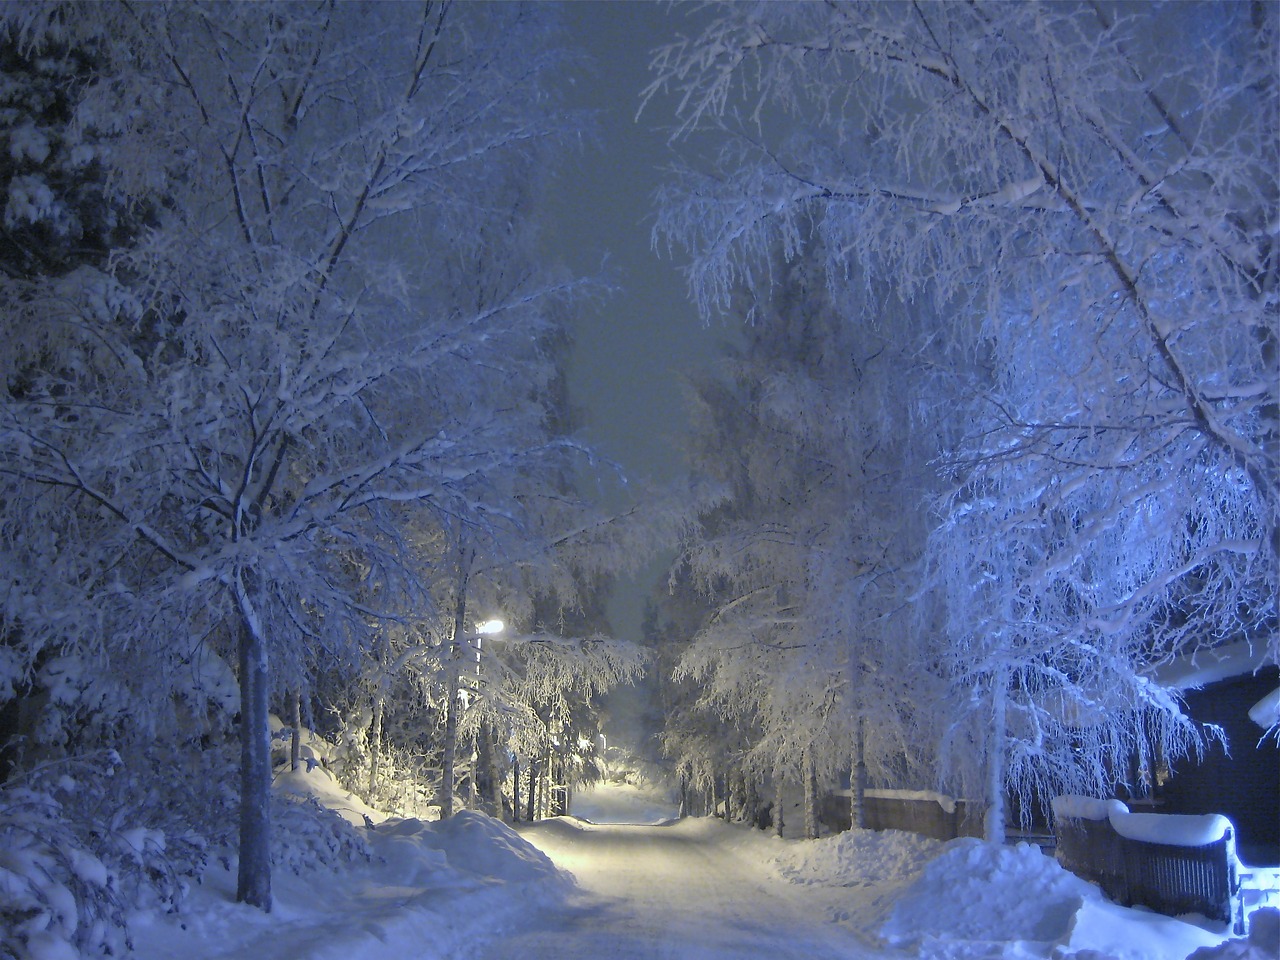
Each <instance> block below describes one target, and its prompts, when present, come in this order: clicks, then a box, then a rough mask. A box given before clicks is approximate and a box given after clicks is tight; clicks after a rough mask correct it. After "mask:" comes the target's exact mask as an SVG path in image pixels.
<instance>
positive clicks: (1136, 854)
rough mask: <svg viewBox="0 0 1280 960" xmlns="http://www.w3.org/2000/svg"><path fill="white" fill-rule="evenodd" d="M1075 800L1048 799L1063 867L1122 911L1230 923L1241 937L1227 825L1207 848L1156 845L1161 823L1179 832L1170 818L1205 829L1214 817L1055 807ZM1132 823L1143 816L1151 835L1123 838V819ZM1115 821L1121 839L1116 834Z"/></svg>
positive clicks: (1231, 840) (1232, 840)
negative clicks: (1165, 821) (1203, 824)
mask: <svg viewBox="0 0 1280 960" xmlns="http://www.w3.org/2000/svg"><path fill="white" fill-rule="evenodd" d="M1078 799H1079V798H1070V797H1068V798H1058V799H1057V800H1055V801H1054V819H1055V825H1056V832H1057V838H1058V847H1057V856H1058V862H1059V863H1061V864H1062V865H1063V867H1065V868H1066V869H1068V870H1070V871H1071V872H1072V873H1074V874H1076V875H1077V876H1079V877H1083V878H1084V879H1086V880H1089V881H1091V882H1093V883H1096V884H1097V885H1098V886H1099V887H1101V888H1102V892H1103V893H1105V894H1106V895H1107V897H1109V898H1110V899H1111V900H1114V901H1115V902H1116V903H1119V904H1121V905H1122V906H1126V907H1132V906H1144V907H1149V908H1150V909H1152V910H1155V911H1157V912H1158V913H1164V914H1168V915H1170V916H1179V915H1181V914H1187V913H1198V914H1201V915H1203V916H1205V917H1208V918H1209V919H1211V920H1220V921H1222V922H1224V923H1231V924H1232V926H1233V929H1234V930H1235V932H1236V933H1237V934H1243V933H1244V911H1243V908H1242V904H1241V898H1240V876H1239V861H1238V860H1237V859H1236V852H1235V829H1234V827H1232V826H1231V825H1230V823H1229V822H1228V823H1227V824H1226V825H1225V827H1222V828H1220V830H1215V831H1213V832H1214V833H1220V835H1219V836H1217V838H1216V839H1213V840H1211V841H1210V842H1208V843H1182V842H1179V843H1161V842H1158V840H1156V839H1153V838H1155V837H1158V836H1160V835H1161V830H1160V826H1159V823H1160V821H1161V819H1162V818H1167V819H1168V820H1169V821H1170V823H1171V829H1170V830H1169V833H1170V834H1171V835H1172V834H1176V833H1177V831H1176V830H1173V829H1172V821H1174V820H1178V821H1183V822H1185V821H1190V820H1203V821H1205V822H1206V823H1210V822H1211V821H1216V820H1218V819H1219V818H1214V817H1204V818H1191V817H1178V816H1176V815H1173V814H1130V813H1128V812H1127V810H1125V809H1124V805H1123V804H1121V803H1119V802H1118V801H1112V802H1111V804H1112V809H1110V810H1107V811H1103V810H1101V809H1100V808H1098V807H1095V808H1094V809H1093V810H1090V809H1088V808H1087V807H1084V806H1081V805H1079V804H1075V805H1073V804H1071V803H1069V802H1068V803H1059V801H1061V800H1066V801H1072V800H1078ZM1094 803H1098V804H1101V803H1102V802H1101V801H1094ZM1115 807H1118V808H1119V809H1118V810H1117V809H1114V808H1115ZM1099 813H1103V814H1104V815H1101V816H1099ZM1137 818H1145V823H1146V825H1147V827H1148V831H1147V832H1148V833H1149V836H1143V837H1138V836H1133V835H1129V836H1126V835H1125V834H1126V833H1129V832H1130V831H1129V829H1128V827H1127V826H1126V824H1127V823H1128V821H1129V820H1131V819H1137ZM1152 818H1154V819H1152ZM1117 823H1119V824H1120V825H1121V827H1122V828H1123V829H1124V830H1125V832H1124V833H1122V832H1121V831H1119V830H1117V829H1116V824H1117Z"/></svg>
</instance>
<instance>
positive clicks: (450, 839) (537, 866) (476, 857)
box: [375, 810, 573, 890]
mask: <svg viewBox="0 0 1280 960" xmlns="http://www.w3.org/2000/svg"><path fill="white" fill-rule="evenodd" d="M375 833H377V834H378V835H385V836H389V837H393V838H404V839H410V840H412V841H413V842H414V843H415V844H418V845H420V846H422V847H425V848H428V849H431V850H438V851H439V852H441V853H443V854H444V856H445V858H446V859H447V860H448V862H449V864H450V865H451V866H452V867H453V868H454V869H456V870H458V871H459V872H461V873H464V874H471V875H473V876H479V877H485V878H488V879H490V880H496V881H500V882H504V883H511V884H522V883H533V884H538V885H543V886H545V887H546V888H547V889H561V890H563V889H568V888H569V887H570V886H572V884H573V881H572V880H571V879H570V878H569V876H568V875H567V874H566V873H564V872H563V871H562V870H560V869H559V868H558V867H557V866H556V865H555V864H554V863H552V862H551V859H550V858H549V857H548V856H547V855H546V854H545V853H543V852H542V851H541V850H539V849H538V848H537V847H535V846H534V845H533V844H531V843H529V841H528V840H525V839H524V838H523V837H521V836H520V835H519V834H518V833H516V832H515V831H514V830H512V829H511V828H510V827H508V826H507V825H506V824H505V823H503V822H502V821H501V820H495V819H494V818H493V817H490V816H487V815H485V814H483V813H479V812H478V811H475V810H462V811H459V812H458V813H455V814H454V815H453V816H452V817H450V818H449V819H448V820H436V821H434V822H431V823H426V822H423V821H422V820H391V821H387V822H386V823H384V824H383V825H382V826H380V827H378V829H377V830H376V831H375Z"/></svg>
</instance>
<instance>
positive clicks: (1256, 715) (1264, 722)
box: [1249, 687, 1280, 730]
mask: <svg viewBox="0 0 1280 960" xmlns="http://www.w3.org/2000/svg"><path fill="white" fill-rule="evenodd" d="M1249 719H1250V720H1252V721H1253V722H1254V723H1256V724H1257V725H1258V726H1260V727H1261V728H1262V729H1263V730H1270V729H1271V728H1272V727H1274V726H1276V725H1277V724H1280V687H1276V688H1275V689H1274V690H1272V691H1271V692H1270V693H1268V694H1267V695H1266V696H1265V697H1263V698H1262V699H1261V700H1259V701H1258V702H1257V703H1255V704H1254V705H1253V706H1252V707H1250V708H1249Z"/></svg>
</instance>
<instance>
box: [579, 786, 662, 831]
mask: <svg viewBox="0 0 1280 960" xmlns="http://www.w3.org/2000/svg"><path fill="white" fill-rule="evenodd" d="M569 809H570V812H572V813H573V815H574V816H575V817H577V818H579V819H580V820H586V821H587V822H589V823H649V824H654V823H665V822H666V821H668V820H674V819H676V818H677V817H678V816H679V815H680V805H679V804H678V803H676V802H675V801H674V800H672V799H671V797H670V795H669V791H667V790H665V789H663V788H662V787H658V786H653V785H637V784H633V783H602V784H599V785H597V786H592V787H587V788H586V789H584V790H579V791H577V792H576V793H574V795H573V800H572V802H571V803H570V808H569Z"/></svg>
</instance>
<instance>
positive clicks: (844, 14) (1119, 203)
mask: <svg viewBox="0 0 1280 960" xmlns="http://www.w3.org/2000/svg"><path fill="white" fill-rule="evenodd" d="M1276 20H1277V10H1276V8H1275V7H1274V6H1273V5H1268V4H1259V3H1255V4H1246V3H1240V4H1144V5H1141V6H1131V5H1120V4H1108V3H1102V2H1096V3H1080V4H1035V3H1003V4H978V3H947V4H916V3H865V4H864V3H841V2H833V3H826V4H774V3H765V4H731V5H727V6H724V7H721V8H718V9H717V10H715V11H714V13H713V15H712V16H711V17H710V19H709V21H708V23H707V25H706V26H705V27H704V28H703V29H702V31H701V32H700V33H697V34H696V35H694V36H691V37H688V38H685V39H681V40H679V41H677V42H675V43H673V44H671V45H668V46H666V47H664V48H661V49H660V50H659V51H657V53H656V55H655V58H654V61H653V67H654V70H655V80H654V82H653V86H652V87H651V89H650V91H649V94H650V96H654V95H657V94H659V93H663V94H672V95H673V96H674V97H675V98H676V100H677V102H678V117H679V129H678V134H677V135H678V136H689V137H693V136H697V137H703V136H710V135H711V131H716V132H718V133H719V134H720V135H721V136H723V137H724V141H723V142H724V146H723V147H722V148H721V150H720V152H719V154H718V156H717V159H716V163H715V164H714V165H713V167H712V168H711V169H709V170H699V169H696V168H693V167H687V168H683V169H680V170H678V171H677V173H676V175H675V177H674V179H673V182H672V184H671V186H670V187H669V188H668V189H667V190H666V191H665V193H664V195H663V196H662V197H661V213H660V217H659V222H658V226H657V231H656V236H657V237H658V238H659V239H660V240H663V241H668V242H672V243H675V244H679V245H683V246H685V247H687V248H688V249H689V251H690V252H691V254H692V264H691V266H690V283H691V288H692V291H693V294H694V296H695V299H696V301H697V303H698V304H699V306H700V308H701V309H702V310H703V311H704V312H706V313H711V312H714V311H716V310H722V309H725V308H728V307H730V306H731V304H732V299H731V298H732V295H733V291H734V290H735V288H737V287H738V286H739V285H744V286H746V287H747V288H749V289H751V290H754V291H757V293H758V295H760V296H761V297H764V296H766V295H767V291H768V290H769V287H770V284H771V282H772V279H773V278H772V274H771V272H770V269H769V264H770V255H771V253H772V252H773V251H774V250H776V249H781V250H782V251H783V252H784V254H785V255H786V256H788V257H795V256H796V255H798V254H799V252H800V251H801V249H802V248H803V247H805V246H806V245H807V243H808V238H809V237H811V236H816V237H818V238H820V240H821V249H822V250H823V251H825V256H826V261H825V265H824V266H825V275H826V277H827V281H828V283H829V284H830V285H831V287H832V289H833V291H837V293H843V294H845V295H848V296H851V297H853V298H854V299H855V301H856V299H857V297H859V296H865V295H866V292H868V291H869V290H871V289H873V288H872V287H869V286H867V284H868V283H875V282H880V283H886V284H891V285H893V286H894V287H896V288H897V290H899V291H900V292H901V294H902V295H903V296H904V297H905V298H908V299H909V300H911V301H912V302H914V303H915V304H916V305H917V309H918V310H919V311H920V312H921V314H922V315H927V316H933V317H936V318H937V334H938V337H939V339H940V340H941V342H943V343H945V344H946V345H947V346H948V347H949V349H950V351H951V360H950V362H949V365H948V370H947V371H946V373H947V375H946V376H945V377H940V378H939V379H938V381H937V382H936V384H935V386H934V388H933V389H935V390H938V391H939V392H936V393H933V394H931V395H930V396H931V397H932V399H933V400H934V401H935V402H938V401H942V402H945V403H948V404H949V405H950V406H951V407H952V409H953V419H952V420H951V423H952V428H951V431H950V435H951V437H952V439H951V441H950V442H949V443H948V445H947V448H946V450H945V457H944V458H943V460H942V461H941V467H942V471H941V477H942V479H943V481H944V482H945V484H946V489H945V492H944V493H943V495H941V496H940V497H938V498H937V500H936V504H935V505H936V511H937V513H936V524H935V526H934V528H933V534H932V536H931V539H930V549H929V551H928V563H927V566H926V570H925V576H924V579H923V580H922V581H921V583H920V585H919V589H918V590H917V591H916V592H915V593H914V594H912V595H911V596H912V597H913V602H914V603H915V606H916V608H917V610H918V612H919V613H920V623H921V628H920V629H922V630H932V629H934V628H939V629H940V632H939V634H938V637H937V640H938V652H937V656H936V658H935V660H936V662H937V663H938V664H939V666H940V668H941V669H942V670H943V671H944V673H945V675H946V677H947V678H948V680H949V683H950V686H951V689H952V691H953V699H952V708H953V714H952V715H953V721H952V724H951V725H950V727H949V728H948V729H946V730H944V731H942V737H943V742H944V744H950V746H951V747H952V750H951V756H952V757H953V759H954V760H955V763H956V765H957V767H958V768H959V769H957V770H956V771H954V772H955V773H956V775H957V776H960V777H961V779H962V780H964V781H968V782H970V783H973V782H974V781H976V780H979V779H981V777H979V776H978V775H977V774H976V771H975V770H973V769H972V768H971V767H970V768H969V769H968V770H965V769H963V768H964V767H965V763H964V757H965V756H966V755H982V754H984V753H985V755H986V756H987V764H986V772H985V774H983V775H982V776H983V777H985V778H986V780H987V787H986V791H985V792H986V794H987V796H988V799H989V800H990V801H991V811H992V819H991V821H990V823H989V827H990V830H991V832H992V833H998V832H1000V830H1002V828H1003V808H1002V804H1001V802H1000V798H1001V797H1002V796H1003V793H1004V788H1005V787H1006V786H1012V787H1013V788H1014V789H1016V790H1021V791H1024V792H1025V791H1027V790H1029V789H1036V790H1040V791H1054V790H1061V789H1064V788H1073V789H1077V790H1083V789H1087V788H1092V789H1105V788H1106V785H1107V784H1109V783H1111V782H1113V781H1114V780H1115V779H1117V778H1118V777H1121V776H1123V770H1124V769H1126V768H1127V764H1125V763H1123V762H1122V760H1123V756H1124V754H1125V752H1126V751H1127V750H1129V749H1130V748H1131V747H1132V746H1133V745H1134V744H1135V742H1136V741H1138V740H1139V739H1140V738H1143V737H1154V738H1155V739H1156V740H1157V741H1159V742H1160V745H1161V746H1162V747H1163V749H1164V750H1165V751H1166V753H1167V755H1168V756H1170V757H1176V756H1177V755H1178V754H1179V753H1180V752H1182V751H1185V750H1186V749H1188V747H1189V746H1190V745H1191V743H1192V742H1193V741H1194V736H1195V731H1194V730H1192V729H1190V727H1189V725H1188V724H1187V723H1186V722H1185V721H1184V720H1183V719H1181V715H1180V712H1179V708H1178V704H1177V703H1176V702H1175V700H1174V699H1173V698H1171V697H1170V696H1169V695H1168V694H1166V693H1165V692H1164V691H1162V690H1160V689H1158V688H1157V687H1156V685H1154V684H1153V683H1152V682H1151V680H1150V671H1151V668H1152V667H1154V666H1155V665H1157V664H1159V663H1160V662H1162V661H1164V660H1167V659H1168V658H1171V657H1173V656H1175V655H1178V654H1182V653H1186V652H1188V651H1190V650H1193V649H1195V648H1197V647H1202V646H1206V645H1213V644H1217V643H1219V642H1223V641H1225V640H1227V639H1229V638H1234V639H1240V638H1244V639H1251V640H1253V641H1254V642H1255V643H1256V644H1257V645H1258V649H1259V653H1260V654H1261V653H1262V652H1263V651H1264V650H1265V651H1266V656H1268V657H1269V658H1270V659H1271V660H1272V661H1274V660H1275V659H1276V658H1277V647H1276V643H1277V641H1276V639H1275V637H1276V635H1275V632H1274V629H1273V628H1274V625H1275V617H1276V604H1275V599H1276V598H1275V591H1276V583H1277V582H1278V576H1277V575H1278V572H1280V571H1278V569H1277V553H1278V548H1280V469H1278V463H1277V450H1278V448H1277V439H1278V432H1277V410H1278V409H1280V405H1278V403H1277V401H1278V399H1280V397H1278V396H1277V391H1278V390H1280V386H1278V384H1280V377H1278V376H1277V346H1278V342H1277V336H1278V332H1277V300H1276V297H1277V290H1276V269H1277V264H1276V249H1275V237H1276V224H1277V222H1278V220H1277V188H1276V170H1277V160H1278V157H1277V144H1278V143H1280V137H1277V82H1276V80H1277V78H1276V67H1275V57H1274V52H1275V49H1276V43H1277V22H1276ZM778 129H786V130H789V131H794V132H793V133H791V134H790V135H788V136H785V137H783V136H775V135H773V132H774V131H776V130H778ZM860 288H861V292H860ZM856 319H857V318H856V317H851V318H850V321H851V322H855V321H856ZM886 439H887V434H886ZM973 724H976V726H973Z"/></svg>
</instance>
